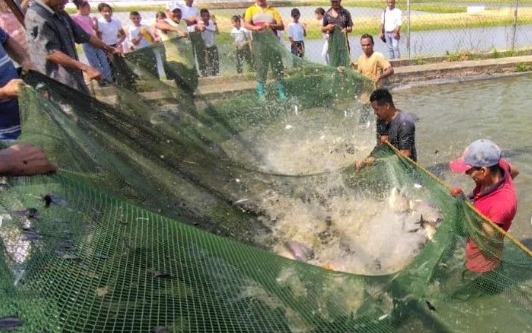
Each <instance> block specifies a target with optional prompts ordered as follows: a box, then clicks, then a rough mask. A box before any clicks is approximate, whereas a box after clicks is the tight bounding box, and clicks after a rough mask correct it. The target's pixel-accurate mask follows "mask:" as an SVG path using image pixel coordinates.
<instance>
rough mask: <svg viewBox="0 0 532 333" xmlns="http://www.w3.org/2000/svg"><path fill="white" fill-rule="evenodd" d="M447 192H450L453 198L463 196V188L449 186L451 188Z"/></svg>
mask: <svg viewBox="0 0 532 333" xmlns="http://www.w3.org/2000/svg"><path fill="white" fill-rule="evenodd" d="M449 192H450V194H451V196H452V197H454V198H458V197H463V196H465V194H464V190H462V189H461V188H459V187H453V188H451V190H450V191H449Z"/></svg>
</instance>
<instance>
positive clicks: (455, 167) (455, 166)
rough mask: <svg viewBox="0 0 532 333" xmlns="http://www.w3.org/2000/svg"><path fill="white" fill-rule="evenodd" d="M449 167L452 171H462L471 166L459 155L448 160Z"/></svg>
mask: <svg viewBox="0 0 532 333" xmlns="http://www.w3.org/2000/svg"><path fill="white" fill-rule="evenodd" d="M449 168H450V169H451V171H452V172H455V173H464V172H466V171H467V170H469V169H471V168H472V166H471V165H469V164H467V163H466V162H464V160H463V159H462V158H461V157H459V158H457V159H455V160H453V161H451V162H449Z"/></svg>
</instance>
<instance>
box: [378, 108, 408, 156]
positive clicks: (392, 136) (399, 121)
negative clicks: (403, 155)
mask: <svg viewBox="0 0 532 333" xmlns="http://www.w3.org/2000/svg"><path fill="white" fill-rule="evenodd" d="M415 121H416V120H415V118H414V116H412V115H411V114H409V113H405V112H402V111H398V114H397V115H396V116H395V118H393V119H392V121H390V122H389V123H386V122H385V121H384V120H378V121H377V140H379V139H380V136H381V135H388V141H389V142H390V144H391V145H392V146H394V147H395V148H397V149H398V150H406V149H408V150H410V158H411V159H412V160H413V161H417V151H416V125H415Z"/></svg>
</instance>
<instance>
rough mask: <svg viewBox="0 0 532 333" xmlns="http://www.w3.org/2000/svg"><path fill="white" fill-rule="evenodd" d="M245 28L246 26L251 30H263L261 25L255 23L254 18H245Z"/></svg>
mask: <svg viewBox="0 0 532 333" xmlns="http://www.w3.org/2000/svg"><path fill="white" fill-rule="evenodd" d="M244 28H246V29H247V30H249V31H260V30H262V29H261V27H260V26H255V25H253V21H252V20H245V21H244Z"/></svg>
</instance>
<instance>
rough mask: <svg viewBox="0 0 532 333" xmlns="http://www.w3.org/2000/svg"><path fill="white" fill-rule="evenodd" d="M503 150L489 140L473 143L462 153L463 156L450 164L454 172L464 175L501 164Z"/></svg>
mask: <svg viewBox="0 0 532 333" xmlns="http://www.w3.org/2000/svg"><path fill="white" fill-rule="evenodd" d="M500 160H501V149H500V148H499V146H497V145H496V144H495V143H493V142H492V141H490V140H488V139H480V140H477V141H474V142H472V143H471V144H470V145H469V146H467V148H466V149H465V150H464V152H463V153H462V156H460V157H459V158H457V159H455V160H452V161H451V162H449V167H450V168H451V171H452V172H456V173H464V172H466V171H467V170H469V169H471V168H474V167H477V168H481V167H490V166H493V165H497V164H499V161H500Z"/></svg>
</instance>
